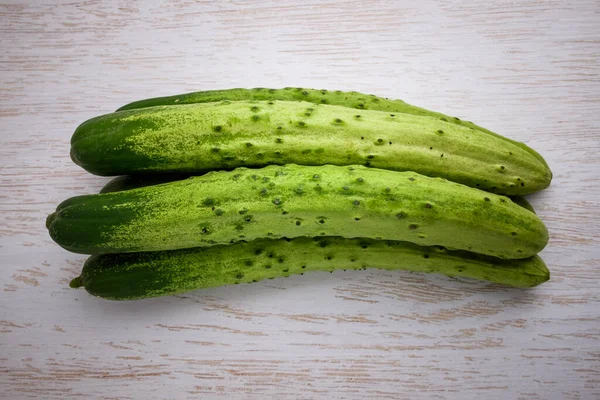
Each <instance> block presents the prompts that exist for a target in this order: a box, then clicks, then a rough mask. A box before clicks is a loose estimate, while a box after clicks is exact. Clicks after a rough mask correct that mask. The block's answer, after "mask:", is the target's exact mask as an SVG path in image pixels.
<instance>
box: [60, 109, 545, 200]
mask: <svg viewBox="0 0 600 400" xmlns="http://www.w3.org/2000/svg"><path fill="white" fill-rule="evenodd" d="M71 157H72V158H73V160H74V161H75V162H76V163H77V164H78V165H80V166H82V167H83V168H85V169H86V170H88V171H89V172H92V173H95V174H99V175H122V174H132V173H157V172H168V173H180V174H194V173H197V172H203V171H207V170H214V169H233V168H236V167H239V166H246V167H262V166H265V165H269V164H279V165H284V164H288V163H295V164H301V165H323V164H334V165H353V164H359V165H365V166H371V167H374V168H381V169H389V170H397V171H415V172H417V173H420V174H423V175H427V176H434V177H443V178H446V179H449V180H452V181H455V182H459V183H462V184H465V185H467V186H471V187H478V188H481V189H485V190H488V191H490V192H494V193H501V194H508V195H522V194H526V193H532V192H536V191H538V190H541V189H543V188H545V187H547V186H548V185H549V184H550V180H551V175H552V174H551V173H550V170H549V169H548V168H547V166H546V165H545V164H544V163H543V162H541V161H540V160H538V159H537V158H536V157H534V156H532V155H531V154H530V153H529V152H527V151H525V150H523V149H522V148H520V147H518V146H515V145H514V144H512V143H510V142H507V141H505V140H502V139H499V138H495V137H493V136H490V135H487V134H482V133H481V132H479V131H475V130H471V129H470V128H467V127H463V126H459V125H456V124H452V123H450V122H444V121H441V120H440V119H437V118H433V117H420V116H414V115H409V114H388V113H383V112H381V111H369V110H362V111H360V112H357V111H356V110H353V109H350V108H347V107H341V106H332V105H314V104H311V103H306V102H285V101H277V102H247V101H246V102H236V103H231V102H223V103H204V104H189V105H182V106H176V107H175V106H163V107H152V108H143V109H139V110H131V111H122V112H117V113H113V114H108V115H104V116H101V117H97V118H93V119H91V120H89V121H87V122H84V123H83V124H82V125H80V126H79V127H78V128H77V130H76V131H75V133H74V135H73V137H72V140H71Z"/></svg>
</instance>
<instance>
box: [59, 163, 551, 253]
mask: <svg viewBox="0 0 600 400" xmlns="http://www.w3.org/2000/svg"><path fill="white" fill-rule="evenodd" d="M47 226H48V228H49V231H50V235H51V237H52V238H53V239H54V240H55V241H56V242H57V243H58V244H59V245H61V246H62V247H64V248H66V249H67V250H70V251H73V252H76V253H86V254H102V253H124V252H138V251H157V250H174V249H180V248H191V247H198V246H210V245H216V244H227V243H233V242H236V241H249V240H254V239H258V238H264V237H269V238H282V237H287V238H293V237H299V236H309V237H310V236H342V237H347V238H354V237H368V238H373V239H385V240H399V241H408V242H413V243H417V244H419V245H424V246H431V245H439V246H444V247H446V248H449V249H460V250H468V251H472V252H475V253H480V254H486V255H490V256H496V257H499V258H526V257H530V256H532V255H534V254H536V253H538V252H539V251H541V250H542V249H543V248H544V246H545V245H546V243H547V241H548V232H547V230H546V227H545V226H544V224H543V223H542V221H541V220H540V219H539V218H538V217H537V216H536V215H535V214H533V213H531V212H529V211H527V210H525V209H524V208H522V207H520V206H517V205H516V204H514V203H513V202H512V201H510V199H508V198H507V197H504V196H498V195H494V194H491V193H487V192H484V191H481V190H478V189H473V188H469V187H466V186H463V185H460V184H458V183H455V182H450V181H446V180H444V179H441V178H429V177H426V176H422V175H419V174H416V173H414V172H394V171H388V170H380V169H375V168H367V167H364V166H350V167H338V166H332V165H325V166H319V167H313V166H298V165H286V166H277V165H272V166H268V167H265V168H262V169H258V170H255V169H247V168H239V169H237V170H235V171H213V172H210V173H208V174H206V175H203V176H198V177H193V178H189V179H185V180H182V181H177V182H171V183H165V184H160V185H155V186H148V187H144V188H139V189H133V190H128V191H123V192H117V193H106V194H96V195H87V196H78V197H75V198H72V199H68V200H66V201H64V202H63V203H61V204H60V205H59V206H58V208H57V211H56V212H55V213H53V214H52V215H50V216H49V217H48V220H47Z"/></svg>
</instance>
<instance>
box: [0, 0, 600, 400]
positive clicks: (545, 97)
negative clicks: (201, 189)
mask: <svg viewBox="0 0 600 400" xmlns="http://www.w3.org/2000/svg"><path fill="white" fill-rule="evenodd" d="M599 20H600V4H599V3H598V2H597V1H595V0H589V1H583V0H576V1H573V2H565V1H552V0H551V1H539V0H524V1H519V2H504V1H491V2H477V1H471V2H459V1H449V0H447V1H442V0H441V1H435V2H432V1H428V0H425V1H421V2H419V7H415V6H414V2H409V1H357V2H348V1H342V0H319V1H316V0H315V1H313V0H311V1H304V2H295V1H287V0H285V1H277V2H275V1H218V2H207V1H200V2H198V1H186V0H178V1H170V2H167V1H111V2H105V1H100V0H88V1H82V2H70V1H69V2H67V1H34V2H26V1H22V0H21V1H16V0H13V1H8V2H6V1H5V2H2V3H1V4H0V50H1V51H0V141H1V146H0V159H1V165H0V188H1V189H0V199H1V201H0V213H1V215H0V247H1V251H0V264H1V266H2V267H1V268H0V287H1V289H2V290H1V291H0V397H2V398H6V399H28V398H44V399H59V398H61V399H65V398H66V399H69V398H96V399H134V398H135V399H137V398H144V399H164V398H177V399H184V398H203V399H223V398H226V399H254V398H256V399H258V398H261V399H262V398H280V399H317V398H335V399H411V400H412V399H481V398H487V399H540V400H547V399H573V400H575V399H599V398H600V307H599V303H600V295H599V293H600V290H599V289H600V284H599V282H600V228H598V226H600V179H599V178H598V175H599V173H600V161H599V160H598V154H599V153H600V123H599V122H598V121H599V120H598V115H600V100H599V99H598V94H599V93H600V61H599V60H600V24H599V23H598V21H599ZM254 86H264V87H283V86H306V87H316V88H327V89H340V90H357V91H364V92H368V93H373V94H377V95H381V96H386V97H393V98H402V99H404V100H406V101H408V102H410V103H413V104H417V105H420V106H423V107H427V108H431V109H434V110H438V111H441V112H445V113H448V114H451V115H456V116H459V117H461V118H465V119H469V120H472V121H474V122H476V123H478V124H481V125H483V126H485V127H487V128H489V129H492V130H495V131H497V132H499V133H502V134H503V135H506V136H508V137H511V138H513V139H517V140H521V141H524V142H526V143H528V144H530V145H531V146H533V147H534V148H535V149H537V150H538V151H539V152H540V153H542V154H543V155H544V156H545V157H546V159H547V160H548V162H549V164H550V166H551V168H552V170H553V172H554V176H555V178H554V181H553V184H552V186H551V187H550V188H549V189H548V190H546V191H544V192H542V193H539V194H536V195H533V196H530V200H531V202H532V204H533V205H534V207H535V208H536V210H537V211H538V214H539V215H540V216H541V217H542V219H543V220H544V221H545V222H546V223H547V225H548V228H549V230H550V234H551V240H550V243H549V245H548V247H547V248H546V250H544V251H543V253H542V257H543V258H544V259H545V261H546V262H547V264H548V266H549V268H550V269H551V272H552V278H551V281H550V282H548V283H546V284H544V285H542V286H541V287H538V288H536V289H533V290H516V289H515V290H512V289H506V288H500V287H497V286H494V285H488V284H485V283H481V282H473V281H466V280H456V279H450V278H445V277H441V276H432V275H421V274H415V273H403V272H384V271H378V270H367V271H352V272H350V271H349V272H336V273H334V274H326V273H314V274H307V275H304V276H296V277H290V278H287V279H278V280H274V281H268V282H261V283H257V284H252V285H238V286H235V287H224V288H217V289H210V290H204V291H198V292H193V293H189V294H186V295H182V296H174V297H168V298H161V299H153V300H147V301H138V302H131V303H115V302H108V301H102V300H99V299H96V298H92V297H91V296H88V295H87V294H86V293H85V292H84V291H75V290H71V289H69V288H68V281H69V279H71V278H72V277H74V276H76V275H77V274H78V271H79V269H80V268H81V265H82V262H83V261H84V259H85V258H84V257H83V256H80V255H74V254H69V253H67V252H66V251H63V250H61V249H60V248H59V247H58V246H56V245H55V244H54V243H53V242H52V241H51V240H50V238H49V237H48V235H47V232H46V229H45V227H44V220H45V217H46V215H47V214H48V213H50V212H51V211H52V210H53V209H54V207H55V206H56V205H57V204H58V203H59V202H60V201H62V200H64V199H65V198H67V197H70V196H73V195H78V194H83V193H93V192H97V191H98V190H99V189H100V188H101V187H102V185H103V184H104V183H105V182H107V180H108V179H107V178H99V177H94V176H91V175H89V174H86V173H85V172H84V171H82V170H81V169H79V168H78V167H76V166H75V165H74V164H72V163H71V162H70V159H69V138H70V135H71V133H72V132H73V130H74V129H75V127H76V126H77V125H78V124H79V123H81V122H82V121H84V120H85V119H87V118H90V117H93V116H96V115H98V114H101V113H107V112H111V111H113V110H114V109H116V108H117V107H119V106H121V105H123V104H125V103H127V102H129V101H133V100H137V99H141V98H146V97H154V96H159V95H170V94H177V93H182V92H186V91H192V90H203V89H216V88H228V87H254Z"/></svg>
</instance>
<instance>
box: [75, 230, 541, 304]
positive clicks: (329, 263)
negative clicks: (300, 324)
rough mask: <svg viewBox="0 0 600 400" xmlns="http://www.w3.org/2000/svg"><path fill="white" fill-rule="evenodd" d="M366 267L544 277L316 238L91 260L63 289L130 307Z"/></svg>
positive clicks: (413, 249) (491, 264) (482, 261)
mask: <svg viewBox="0 0 600 400" xmlns="http://www.w3.org/2000/svg"><path fill="white" fill-rule="evenodd" d="M366 268H380V269H386V270H408V271H416V272H427V273H441V274H445V275H449V276H455V277H463V278H473V279H480V280H487V281H490V282H495V283H500V284H504V285H509V286H514V287H521V288H528V287H533V286H537V285H539V284H541V283H543V282H546V281H547V280H548V279H549V277H550V273H549V271H548V269H547V268H546V265H545V264H544V262H543V261H542V260H541V259H540V258H539V257H538V256H534V257H531V258H527V259H523V260H510V261H508V260H500V259H497V258H494V257H484V256H479V255H476V254H472V253H469V252H464V251H449V250H446V249H444V248H441V247H440V248H438V247H421V246H417V245H415V244H411V243H406V242H394V241H378V240H372V239H343V238H339V237H322V238H315V239H310V238H296V239H292V240H284V239H280V240H270V239H259V240H256V241H252V242H248V243H236V244H233V245H227V246H213V247H205V248H194V249H186V250H175V251H162V252H146V253H132V254H108V255H100V256H92V257H90V258H89V259H88V260H87V261H86V263H85V265H84V267H83V271H82V273H81V276H80V277H78V278H75V279H74V280H73V282H72V284H71V286H72V287H80V286H83V287H85V289H86V290H87V291H88V292H89V293H90V294H92V295H94V296H98V297H102V298H105V299H111V300H134V299H143V298H149V297H158V296H167V295H172V294H177V293H183V292H187V291H191V290H196V289H203V288H209V287H216V286H222V285H230V284H238V283H250V282H258V281H260V280H263V279H273V278H277V277H286V276H289V275H295V274H302V273H305V272H310V271H329V272H333V271H334V270H338V269H366Z"/></svg>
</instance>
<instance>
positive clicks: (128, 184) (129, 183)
mask: <svg viewBox="0 0 600 400" xmlns="http://www.w3.org/2000/svg"><path fill="white" fill-rule="evenodd" d="M189 177H190V176H189V175H123V176H118V177H116V178H114V179H111V180H110V181H109V182H108V183H107V184H106V185H104V186H103V187H102V189H101V190H100V193H114V192H121V191H123V190H131V189H137V188H141V187H146V186H152V185H159V184H161V183H169V182H175V181H180V180H183V179H187V178H189Z"/></svg>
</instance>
